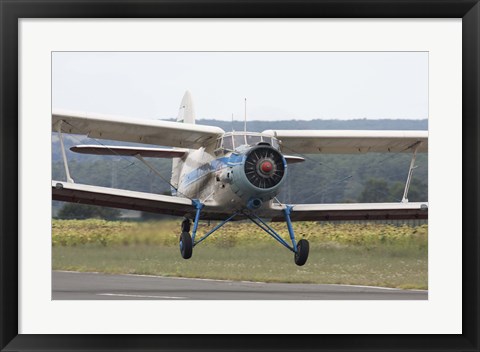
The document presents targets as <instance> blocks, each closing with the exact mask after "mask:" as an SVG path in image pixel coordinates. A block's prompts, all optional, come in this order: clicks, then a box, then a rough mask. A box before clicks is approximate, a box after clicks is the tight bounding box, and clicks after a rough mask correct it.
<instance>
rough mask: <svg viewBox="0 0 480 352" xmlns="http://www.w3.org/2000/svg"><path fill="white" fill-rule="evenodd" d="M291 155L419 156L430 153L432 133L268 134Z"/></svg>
mask: <svg viewBox="0 0 480 352" xmlns="http://www.w3.org/2000/svg"><path fill="white" fill-rule="evenodd" d="M263 133H265V134H269V135H271V136H275V137H276V138H278V139H279V140H280V141H281V146H282V149H283V151H284V152H291V153H298V154H301V153H307V154H309V153H310V154H317V153H336V154H350V153H368V152H375V153H388V152H393V153H400V152H411V151H412V150H413V148H414V147H416V146H418V149H417V151H418V152H419V153H422V152H427V151H428V131H346V130H345V131H334V130H313V131H310V130H267V131H263Z"/></svg>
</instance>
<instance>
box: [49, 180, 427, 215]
mask: <svg viewBox="0 0 480 352" xmlns="http://www.w3.org/2000/svg"><path fill="white" fill-rule="evenodd" d="M52 199H53V200H58V201H63V202H72V203H81V204H92V205H99V206H104V207H112V208H120V209H131V210H138V211H146V212H149V213H157V214H166V215H173V216H190V217H193V216H194V215H195V206H194V204H193V202H192V201H191V200H190V199H188V198H180V197H172V196H165V195H160V194H152V193H145V192H136V191H128V190H123V189H116V188H108V187H99V186H90V185H82V184H77V183H69V182H61V181H52ZM291 207H292V208H291V213H290V218H291V220H292V221H334V220H399V219H400V220H405V219H427V218H428V203H345V204H295V205H292V206H291ZM285 208H286V206H285V205H282V204H278V203H273V204H272V206H271V207H270V208H269V209H265V210H263V211H260V212H259V214H258V215H259V216H261V217H265V218H268V219H271V220H272V221H285V217H284V214H283V210H284V209H285ZM231 214H232V212H226V211H225V209H223V208H218V207H213V206H208V205H206V206H205V207H204V208H203V210H202V216H201V219H202V220H225V219H226V218H227V217H229V216H230V215H231ZM242 219H245V216H243V215H241V214H239V216H238V217H236V219H235V220H242Z"/></svg>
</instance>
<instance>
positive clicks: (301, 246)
mask: <svg viewBox="0 0 480 352" xmlns="http://www.w3.org/2000/svg"><path fill="white" fill-rule="evenodd" d="M309 251H310V245H309V243H308V241H307V240H300V241H298V243H297V252H296V253H295V257H294V259H295V264H297V265H298V266H302V265H303V264H305V263H306V262H307V259H308V252H309Z"/></svg>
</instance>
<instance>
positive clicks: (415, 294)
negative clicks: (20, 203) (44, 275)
mask: <svg viewBox="0 0 480 352" xmlns="http://www.w3.org/2000/svg"><path fill="white" fill-rule="evenodd" d="M52 299H53V300H185V299H187V300H426V299H428V291H421V290H400V289H391V288H382V287H365V286H349V285H317V284H283V283H263V282H245V281H240V282H239V281H227V280H210V279H187V278H171V277H161V276H148V275H110V274H101V273H80V272H69V271H53V272H52Z"/></svg>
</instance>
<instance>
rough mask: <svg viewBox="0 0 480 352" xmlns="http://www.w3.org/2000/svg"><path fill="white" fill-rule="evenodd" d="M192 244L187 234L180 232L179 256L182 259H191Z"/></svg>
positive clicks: (190, 237)
mask: <svg viewBox="0 0 480 352" xmlns="http://www.w3.org/2000/svg"><path fill="white" fill-rule="evenodd" d="M192 251H193V243H192V236H190V234H189V233H188V232H182V234H181V235H180V254H181V255H182V258H183V259H189V258H191V257H192Z"/></svg>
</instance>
